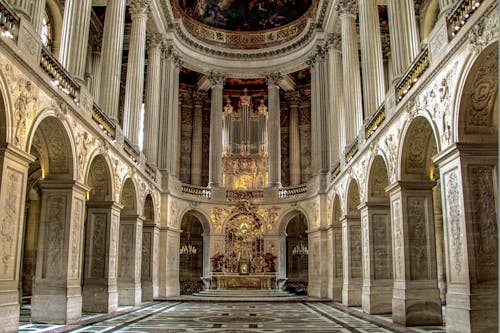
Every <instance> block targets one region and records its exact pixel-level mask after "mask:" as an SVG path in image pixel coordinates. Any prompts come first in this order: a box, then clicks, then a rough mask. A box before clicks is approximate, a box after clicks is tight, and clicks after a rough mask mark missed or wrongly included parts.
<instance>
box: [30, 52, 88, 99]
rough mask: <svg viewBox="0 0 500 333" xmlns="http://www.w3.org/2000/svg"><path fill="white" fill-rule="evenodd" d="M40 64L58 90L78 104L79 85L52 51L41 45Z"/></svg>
mask: <svg viewBox="0 0 500 333" xmlns="http://www.w3.org/2000/svg"><path fill="white" fill-rule="evenodd" d="M40 66H41V67H42V69H43V70H44V71H45V72H46V73H47V74H48V75H49V76H50V78H51V80H52V83H53V84H54V85H55V86H56V87H57V88H59V90H61V91H62V92H63V93H65V94H66V95H68V96H69V97H71V99H72V100H73V102H75V103H76V105H80V101H79V98H80V85H79V84H78V83H77V82H76V81H75V80H74V79H73V78H72V77H71V75H70V74H69V73H68V71H66V69H65V68H64V67H63V66H62V65H61V64H60V63H59V61H58V60H57V59H56V58H55V57H54V55H53V54H52V52H50V51H49V50H47V48H45V47H42V56H41V58H40Z"/></svg>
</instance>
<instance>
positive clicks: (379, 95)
mask: <svg viewBox="0 0 500 333" xmlns="http://www.w3.org/2000/svg"><path fill="white" fill-rule="evenodd" d="M359 18H360V23H359V35H360V39H361V68H362V70H363V102H364V103H363V106H364V110H365V113H366V117H368V116H370V115H371V114H373V113H374V112H375V111H376V110H377V109H378V107H379V105H380V104H382V101H383V100H384V97H385V84H384V63H383V58H382V39H381V35H380V21H379V17H378V6H377V1H376V0H359Z"/></svg>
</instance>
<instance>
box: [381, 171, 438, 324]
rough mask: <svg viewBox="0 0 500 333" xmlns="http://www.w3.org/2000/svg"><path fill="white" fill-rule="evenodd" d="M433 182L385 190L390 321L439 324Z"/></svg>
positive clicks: (407, 183) (409, 183) (400, 183)
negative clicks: (390, 277) (388, 225)
mask: <svg viewBox="0 0 500 333" xmlns="http://www.w3.org/2000/svg"><path fill="white" fill-rule="evenodd" d="M434 185H435V182H433V181H425V180H420V181H398V182H395V183H393V184H391V185H389V186H388V187H387V191H388V193H389V196H390V202H391V214H392V233H393V244H394V248H393V258H394V259H393V263H394V269H393V271H394V290H393V298H392V318H393V322H394V323H397V324H401V325H404V326H416V325H440V324H441V323H442V320H441V299H440V298H439V289H438V287H437V273H436V241H435V239H434V211H433V203H432V188H433V187H434Z"/></svg>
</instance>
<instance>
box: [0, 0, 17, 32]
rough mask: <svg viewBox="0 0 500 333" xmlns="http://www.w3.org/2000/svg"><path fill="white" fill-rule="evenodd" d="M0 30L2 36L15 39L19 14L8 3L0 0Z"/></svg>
mask: <svg viewBox="0 0 500 333" xmlns="http://www.w3.org/2000/svg"><path fill="white" fill-rule="evenodd" d="M0 30H1V35H2V36H3V37H7V38H9V39H13V40H16V39H17V34H18V32H19V16H17V14H16V13H15V12H14V10H13V9H12V8H11V7H10V5H9V4H8V3H6V2H5V1H3V0H0Z"/></svg>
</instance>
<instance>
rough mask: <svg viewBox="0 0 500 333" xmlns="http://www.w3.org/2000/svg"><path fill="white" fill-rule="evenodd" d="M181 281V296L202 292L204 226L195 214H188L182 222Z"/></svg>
mask: <svg viewBox="0 0 500 333" xmlns="http://www.w3.org/2000/svg"><path fill="white" fill-rule="evenodd" d="M181 230H182V233H181V236H180V249H179V253H180V261H179V263H180V264H179V266H180V267H179V280H180V291H181V295H191V294H194V293H197V292H199V291H200V290H202V287H203V282H202V280H201V277H202V276H203V253H204V251H203V248H204V246H203V236H204V235H203V233H204V229H203V224H202V223H201V221H200V220H199V218H198V217H197V216H195V214H193V213H192V212H187V213H186V214H185V215H184V216H183V218H182V221H181Z"/></svg>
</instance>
